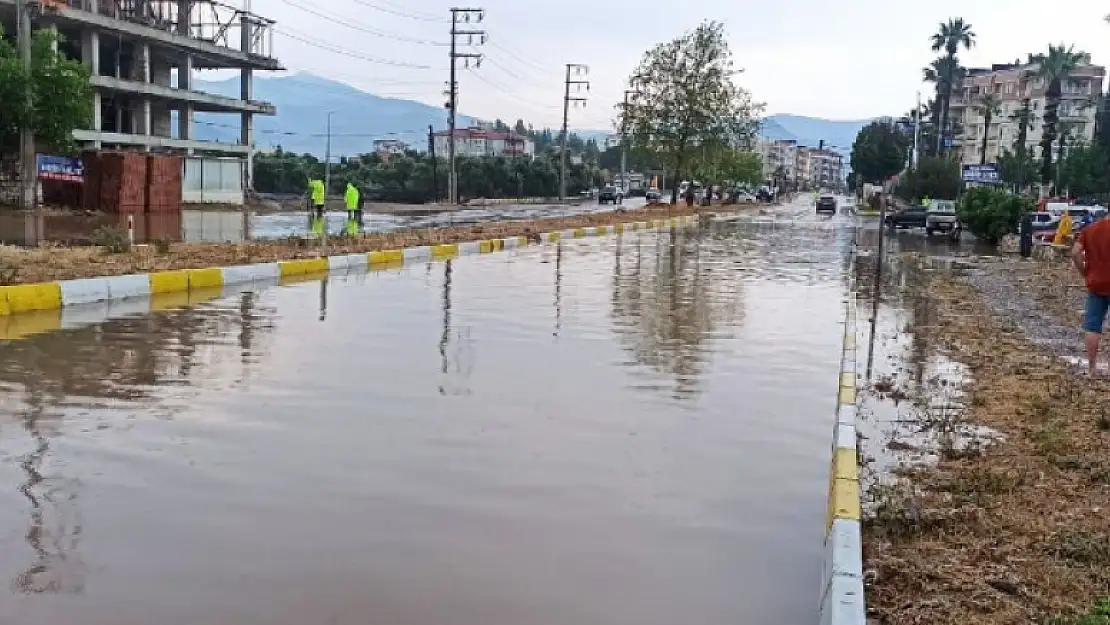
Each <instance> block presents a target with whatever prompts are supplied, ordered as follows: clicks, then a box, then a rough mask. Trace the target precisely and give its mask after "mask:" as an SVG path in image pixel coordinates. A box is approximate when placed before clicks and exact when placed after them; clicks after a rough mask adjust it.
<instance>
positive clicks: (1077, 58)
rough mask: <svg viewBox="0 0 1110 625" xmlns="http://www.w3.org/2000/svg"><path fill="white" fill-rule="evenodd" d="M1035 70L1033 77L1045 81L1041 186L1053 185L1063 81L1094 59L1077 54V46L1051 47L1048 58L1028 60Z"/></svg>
mask: <svg viewBox="0 0 1110 625" xmlns="http://www.w3.org/2000/svg"><path fill="white" fill-rule="evenodd" d="M1029 60H1030V62H1032V63H1033V64H1035V65H1036V66H1037V67H1036V69H1034V70H1032V71H1031V75H1033V76H1035V77H1037V78H1041V79H1044V81H1045V85H1046V86H1047V89H1046V90H1045V104H1044V118H1043V123H1044V129H1043V131H1042V133H1041V184H1044V185H1047V184H1049V183H1051V182H1052V178H1053V172H1054V168H1053V167H1052V147H1053V144H1054V143H1055V142H1056V137H1057V125H1058V124H1059V122H1060V98H1061V96H1062V95H1063V90H1064V89H1063V87H1064V85H1063V83H1064V80H1065V79H1066V78H1067V77H1068V76H1069V75H1070V74H1072V73H1073V72H1074V71H1075V70H1076V69H1077V68H1078V67H1079V66H1080V65H1084V64H1086V63H1090V60H1091V57H1090V55H1089V54H1087V53H1085V52H1077V51H1076V50H1075V47H1074V46H1068V47H1066V48H1065V47H1064V44H1060V45H1058V46H1054V45H1049V46H1048V54H1034V55H1030V57H1029Z"/></svg>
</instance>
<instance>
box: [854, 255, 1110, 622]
mask: <svg viewBox="0 0 1110 625" xmlns="http://www.w3.org/2000/svg"><path fill="white" fill-rule="evenodd" d="M985 267H986V269H985V271H983V272H979V273H978V275H972V276H967V277H964V278H960V279H955V278H954V277H953V276H950V275H942V276H937V277H934V278H932V279H930V280H929V281H928V282H927V286H926V288H927V289H928V299H929V300H930V302H931V304H932V306H931V311H930V320H929V325H928V326H925V327H918V328H916V329H915V331H916V332H918V333H919V334H921V333H924V334H926V335H929V339H930V341H935V342H936V343H937V344H940V345H942V346H943V347H944V349H945V350H946V351H947V355H948V356H950V357H951V358H952V359H954V360H956V361H959V362H962V363H964V364H965V365H967V366H968V367H969V369H970V371H971V375H972V381H971V382H970V383H969V384H968V386H967V388H966V389H964V390H965V398H966V409H965V413H964V414H962V415H961V416H960V418H963V419H966V420H967V421H968V422H970V423H974V424H980V425H983V426H987V427H989V428H992V429H994V430H997V431H998V432H1000V433H1001V434H1002V435H1003V436H1004V440H1002V441H1001V442H998V443H996V444H994V445H991V446H988V447H985V448H983V449H971V450H967V449H963V450H958V451H957V450H949V451H947V452H944V451H942V453H940V460H939V464H938V465H937V466H930V467H919V468H913V469H904V470H902V471H899V476H900V478H901V480H900V484H898V485H896V486H885V487H875V488H873V489H872V491H871V492H870V493H869V498H870V499H871V504H872V505H873V510H872V511H871V514H870V515H869V516H870V518H869V519H868V520H867V521H866V523H865V530H864V536H865V537H864V552H865V553H864V557H865V569H866V570H867V571H868V582H869V585H868V595H867V597H868V604H869V611H870V612H871V613H872V616H873V617H876V618H877V620H878V622H879V623H883V624H895V623H897V624H903V623H905V624H915V625H916V624H922V625H924V624H928V625H945V624H952V625H956V624H959V625H969V624H970V625H977V624H988V623H989V624H998V625H1003V624H1005V625H1014V624H1018V623H1053V624H1059V625H1066V624H1068V625H1086V624H1087V623H1092V624H1093V623H1106V622H1107V621H1105V620H1098V621H1088V620H1080V617H1081V615H1085V614H1088V613H1089V611H1090V610H1091V609H1092V607H1093V606H1094V605H1095V604H1096V602H1098V601H1100V600H1101V599H1103V598H1105V597H1107V596H1108V595H1110V453H1108V452H1110V381H1107V380H1094V381H1092V380H1089V379H1086V378H1084V377H1081V376H1078V375H1076V372H1075V368H1074V367H1070V366H1069V365H1068V364H1066V363H1065V362H1064V361H1063V359H1062V358H1060V357H1059V356H1060V355H1061V353H1060V352H1061V349H1062V348H1061V347H1060V345H1062V343H1059V342H1057V343H1053V342H1052V341H1049V342H1048V343H1047V344H1044V345H1039V344H1037V343H1036V342H1035V341H1034V340H1032V339H1031V337H1030V335H1029V334H1027V332H1026V330H1025V329H1023V325H1025V326H1027V327H1029V326H1032V325H1037V324H1044V323H1052V322H1055V323H1056V327H1057V330H1058V332H1071V333H1072V334H1071V338H1070V339H1069V340H1068V341H1066V342H1067V344H1068V345H1070V346H1071V347H1070V348H1069V349H1072V350H1073V352H1072V353H1073V355H1074V349H1075V348H1076V347H1078V345H1079V330H1078V310H1077V309H1076V306H1077V305H1081V303H1082V299H1081V295H1082V288H1081V287H1082V285H1081V283H1080V281H1079V278H1078V276H1070V275H1069V269H1068V267H1067V266H1066V264H1063V263H1057V264H1032V263H1026V262H1022V261H1016V260H1014V261H1011V260H1005V261H997V262H994V263H987V264H986V266H985ZM987 286H989V287H990V288H985V287H987ZM1014 297H1017V298H1022V302H1021V303H1015V302H1014V301H1013V300H1012V299H1007V298H1014ZM1019 317H1020V318H1019ZM1068 327H1070V328H1071V329H1070V330H1063V329H1061V328H1068ZM1053 345H1056V347H1053ZM911 399H913V398H911ZM918 399H920V398H918Z"/></svg>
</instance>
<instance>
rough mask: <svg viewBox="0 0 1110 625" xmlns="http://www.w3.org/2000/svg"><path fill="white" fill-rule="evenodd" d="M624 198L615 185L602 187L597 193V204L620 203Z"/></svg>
mask: <svg viewBox="0 0 1110 625" xmlns="http://www.w3.org/2000/svg"><path fill="white" fill-rule="evenodd" d="M622 200H624V196H623V195H621V192H620V191H618V190H617V188H616V187H612V186H610V187H602V189H601V191H600V192H598V194H597V203H598V204H620V203H621V201H622Z"/></svg>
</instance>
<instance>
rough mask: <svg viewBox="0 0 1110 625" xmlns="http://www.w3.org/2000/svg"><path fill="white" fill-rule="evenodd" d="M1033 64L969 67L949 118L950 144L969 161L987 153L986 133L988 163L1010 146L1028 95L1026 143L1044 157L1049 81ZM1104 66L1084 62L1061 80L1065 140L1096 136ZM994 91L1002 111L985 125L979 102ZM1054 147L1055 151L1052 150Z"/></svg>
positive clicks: (1061, 114) (969, 162) (1060, 112)
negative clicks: (1029, 119)
mask: <svg viewBox="0 0 1110 625" xmlns="http://www.w3.org/2000/svg"><path fill="white" fill-rule="evenodd" d="M1036 69H1037V67H1036V65H1035V64H1017V63H1015V64H1007V65H993V66H992V67H991V68H990V69H971V70H969V72H968V76H967V77H966V78H965V79H964V80H963V83H962V84H961V86H960V87H959V88H958V89H957V90H956V91H955V92H954V93H953V95H952V105H951V119H952V123H953V128H954V132H955V137H954V139H953V142H952V150H953V151H954V152H955V153H958V154H959V155H960V160H961V161H962V162H963V163H964V164H965V165H972V164H978V163H980V162H982V161H983V160H984V159H983V137H984V135H985V136H986V138H987V149H986V159H985V162H987V163H997V162H998V158H999V156H1000V155H1001V154H1002V153H1003V151H1005V150H1012V149H1013V146H1014V142H1015V141H1016V140H1017V136H1018V122H1017V121H1016V120H1015V119H1014V118H1013V117H1014V115H1015V114H1016V113H1017V112H1018V111H1019V110H1021V108H1022V106H1023V103H1024V101H1025V100H1028V101H1029V109H1030V112H1031V116H1032V123H1031V124H1030V126H1029V130H1028V135H1027V137H1026V148H1027V149H1028V150H1030V153H1031V154H1033V155H1034V156H1035V157H1037V158H1039V157H1040V150H1039V149H1038V146H1039V145H1040V142H1041V137H1042V131H1043V124H1042V119H1043V117H1044V109H1045V91H1046V90H1047V87H1048V85H1046V84H1045V80H1044V79H1043V78H1036V77H1034V76H1032V75H1031V72H1032V71H1034V70H1036ZM1105 76H1106V68H1104V67H1101V66H1099V65H1090V64H1086V65H1083V66H1081V67H1079V68H1078V69H1077V70H1076V71H1075V72H1074V73H1073V74H1072V75H1071V76H1069V77H1068V78H1067V79H1066V80H1065V81H1064V82H1063V95H1062V98H1061V102H1060V109H1059V114H1060V122H1061V123H1062V124H1063V125H1064V127H1065V128H1066V129H1068V133H1069V137H1070V140H1068V141H1066V142H1065V152H1066V146H1067V145H1074V144H1076V143H1078V142H1086V143H1090V142H1091V141H1092V140H1093V139H1094V133H1095V116H1096V114H1097V107H1096V106H1095V104H1094V102H1095V98H1097V97H1098V95H1099V94H1100V93H1102V90H1103V81H1104V79H1105ZM987 93H994V94H996V95H997V96H998V99H999V100H1000V101H1001V111H1000V112H998V113H996V114H995V115H994V116H993V119H992V120H991V125H990V128H986V123H985V117H984V115H983V110H982V107H981V102H982V98H983V96H984V95H985V94H987ZM1054 152H1055V151H1054Z"/></svg>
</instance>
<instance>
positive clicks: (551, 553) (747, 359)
mask: <svg viewBox="0 0 1110 625" xmlns="http://www.w3.org/2000/svg"><path fill="white" fill-rule="evenodd" d="M810 210H811V206H810V202H809V201H808V199H803V200H799V203H798V204H797V205H794V206H789V207H785V208H782V209H776V211H777V213H779V214H780V215H781V216H782V217H783V219H782V220H780V221H774V222H772V223H764V222H761V221H760V220H759V219H758V218H749V219H745V220H740V221H736V222H729V223H715V224H713V225H712V226H710V227H706V228H704V229H702V230H701V231H698V230H694V229H691V230H687V231H678V232H675V233H673V234H672V233H670V232H644V233H625V234H623V235H618V236H609V237H603V238H599V239H581V240H569V241H564V242H563V243H561V244H559V245H545V246H535V247H528V248H522V249H520V250H516V251H512V252H507V253H501V254H492V255H483V256H470V257H464V258H459V259H455V260H453V261H450V262H447V263H444V262H436V263H429V264H427V265H416V266H406V267H405V268H403V269H394V270H387V271H379V272H372V273H369V274H365V273H359V274H351V275H348V276H345V277H344V276H333V277H332V278H331V280H330V281H327V282H320V281H315V282H307V283H302V284H298V285H294V286H288V287H281V288H260V289H258V290H257V291H256V292H247V293H242V294H239V295H234V296H229V297H227V298H225V299H222V300H218V301H216V302H214V303H210V304H205V305H202V306H199V307H196V308H192V309H188V310H179V311H168V312H161V313H155V314H152V315H146V316H137V317H131V318H125V319H117V320H112V321H107V322H101V323H98V324H97V325H94V326H90V327H84V328H77V329H72V330H65V331H61V332H55V333H51V334H45V335H39V336H34V337H30V338H27V339H24V340H21V341H15V342H10V343H6V344H5V343H0V349H2V350H3V353H4V355H5V358H3V359H2V360H0V397H2V398H3V399H2V400H0V554H2V557H0V579H2V580H4V582H5V586H4V589H3V590H2V591H0V592H3V593H5V596H3V598H0V623H4V624H5V625H8V624H11V625H29V624H32V623H33V624H35V625H70V624H73V625H76V624H78V623H80V624H81V625H139V624H142V625H147V624H149V623H164V624H179V623H180V624H194V623H220V624H226V625H242V624H259V625H261V624H267V625H303V624H306V623H329V624H331V623H334V624H346V623H352V624H353V623H358V624H363V623H371V622H372V623H389V624H391V625H408V624H413V625H416V624H420V625H423V624H434V623H452V624H456V625H471V624H473V625H488V624H490V623H512V624H514V625H566V624H567V623H589V624H591V625H595V624H596V625H601V624H613V625H618V624H620V625H624V624H628V623H636V624H637V625H656V624H658V625H664V624H665V625H673V624H674V623H680V622H689V623H724V622H733V623H745V624H751V625H760V624H768V625H770V624H781V623H804V622H811V621H812V620H814V619H815V618H816V613H817V603H818V599H819V597H818V591H819V586H820V574H821V562H822V540H823V534H824V515H825V509H826V500H825V495H826V490H827V486H828V462H829V448H830V436H831V431H832V424H833V406H834V398H835V394H836V390H837V384H838V382H837V377H838V366H839V359H840V351H841V335H842V331H843V330H842V328H843V326H842V325H841V322H842V317H843V299H844V294H845V289H846V279H845V276H846V269H847V266H848V259H849V251H850V245H851V241H852V237H853V228H852V227H851V226H852V221H851V220H850V219H849V218H847V217H836V218H833V219H832V220H828V219H827V218H817V217H813V216H811V215H810V214H809V212H810ZM765 216H766V215H765Z"/></svg>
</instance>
